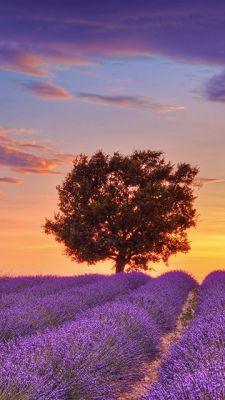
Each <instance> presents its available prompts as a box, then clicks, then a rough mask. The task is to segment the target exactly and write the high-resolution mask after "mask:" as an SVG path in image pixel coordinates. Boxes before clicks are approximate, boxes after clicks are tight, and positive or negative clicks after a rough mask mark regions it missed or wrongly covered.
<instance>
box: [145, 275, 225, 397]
mask: <svg viewBox="0 0 225 400" xmlns="http://www.w3.org/2000/svg"><path fill="white" fill-rule="evenodd" d="M224 327H225V272H222V271H217V272H214V273H212V274H210V275H209V276H208V277H207V278H206V279H205V281H204V282H203V284H202V285H201V287H200V290H199V298H198V305H197V309H196V317H195V318H194V319H193V321H192V323H191V325H190V327H189V328H188V330H187V331H186V332H185V333H184V335H183V336H182V338H181V340H180V341H179V342H178V343H176V344H175V345H174V346H173V347H172V349H171V351H170V354H169V356H168V358H167V360H166V361H165V363H164V364H163V365H162V368H161V370H160V379H159V382H157V383H156V384H154V385H153V386H152V387H151V388H150V390H149V393H148V394H147V396H145V397H143V399H145V400H153V399H154V400H203V399H204V400H206V399H207V400H219V399H224V398H225V368H224V365H225V346H224V344H225V329H224Z"/></svg>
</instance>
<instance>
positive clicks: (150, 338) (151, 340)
mask: <svg viewBox="0 0 225 400" xmlns="http://www.w3.org/2000/svg"><path fill="white" fill-rule="evenodd" d="M172 278H173V279H172ZM124 280H125V281H126V280H127V286H126V287H133V288H134V287H135V286H137V282H139V285H140V282H143V277H142V276H141V275H139V274H138V275H137V274H135V275H133V274H130V275H126V276H124V275H123V274H121V275H119V276H118V277H112V278H110V282H111V286H109V284H108V282H104V285H105V286H106V287H107V290H111V289H113V288H114V283H115V281H116V283H117V287H118V290H117V295H118V294H121V293H122V290H121V285H122V287H123V288H124ZM131 282H132V284H131ZM134 282H136V283H134ZM172 282H173V283H172ZM96 285H97V283H96ZM104 285H103V283H102V282H101V281H99V282H98V286H99V294H100V293H101V291H102V290H103V289H102V287H103V286H104ZM107 285H108V286H107ZM194 285H195V281H194V280H193V279H192V278H190V277H189V276H188V275H186V274H184V273H181V272H175V273H170V274H165V275H163V276H161V277H159V278H155V279H152V280H150V281H149V282H148V283H146V284H145V285H143V286H142V287H141V288H140V289H139V288H137V289H136V290H135V289H134V290H133V291H132V293H134V295H133V294H131V293H130V292H128V293H127V294H123V295H121V296H119V297H117V298H116V300H114V301H110V302H108V303H107V304H104V305H101V306H99V305H98V306H97V307H95V308H92V310H90V309H89V310H88V311H86V312H83V314H79V318H77V320H75V321H72V322H67V323H65V324H64V325H62V326H61V327H59V328H57V329H48V330H47V331H46V332H44V333H38V334H34V335H31V336H26V337H24V338H17V339H14V340H11V341H10V342H8V343H6V344H2V345H1V349H0V363H1V366H2V368H1V370H0V398H1V399H4V400H14V399H21V400H22V399H24V400H25V399H26V400H69V399H71V400H72V399H73V400H78V399H79V400H100V399H101V400H113V399H116V398H117V397H118V395H119V394H120V393H121V392H125V391H129V389H130V386H131V384H132V383H133V382H135V381H136V380H137V379H139V378H140V377H141V376H142V372H141V370H142V369H141V368H140V367H141V365H142V364H143V362H144V361H146V360H147V359H151V358H154V357H155V356H156V355H157V354H158V352H159V351H160V336H161V335H162V333H163V331H164V329H169V327H172V326H173V324H174V319H175V318H176V316H177V315H178V313H179V310H180V307H181V304H183V303H184V301H185V299H186V296H187V293H188V290H189V289H190V288H191V287H193V286H194ZM90 286H92V285H90ZM119 288H120V289H119ZM170 288H171V289H170ZM188 288H189V289H188ZM89 289H90V287H89ZM170 290H171V292H170ZM90 291H91V289H90ZM102 293H103V292H102ZM151 293H153V295H152V296H153V297H156V296H157V298H158V309H159V310H160V315H161V316H162V318H163V320H164V321H167V323H166V324H165V323H162V324H160V322H159V321H158V318H157V317H156V314H157V302H156V301H154V302H153V297H152V296H151ZM114 294H115V292H114ZM173 296H175V297H177V298H178V303H179V305H178V306H177V304H176V301H175V300H174V299H173ZM162 301H163V307H162V306H161V302H162ZM92 306H93V304H92ZM172 308H173V309H174V312H173V313H172ZM167 313H169V315H171V316H172V322H171V323H169V319H168V318H166V314H167Z"/></svg>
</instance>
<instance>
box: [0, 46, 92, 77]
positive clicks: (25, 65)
mask: <svg viewBox="0 0 225 400" xmlns="http://www.w3.org/2000/svg"><path fill="white" fill-rule="evenodd" d="M51 64H52V65H53V66H57V67H59V66H60V65H64V66H68V65H82V66H86V65H92V64H93V61H91V60H89V59H88V58H87V59H86V58H84V57H80V56H78V55H64V54H63V53H62V52H61V51H60V52H53V51H52V52H51V51H49V53H47V54H45V53H44V52H42V54H41V53H38V52H37V51H36V52H31V51H26V50H20V49H19V50H18V49H16V48H15V47H12V46H11V47H8V46H7V47H4V46H2V47H0V69H2V70H8V71H17V72H22V73H25V74H29V75H33V76H38V77H45V76H49V66H50V65H51Z"/></svg>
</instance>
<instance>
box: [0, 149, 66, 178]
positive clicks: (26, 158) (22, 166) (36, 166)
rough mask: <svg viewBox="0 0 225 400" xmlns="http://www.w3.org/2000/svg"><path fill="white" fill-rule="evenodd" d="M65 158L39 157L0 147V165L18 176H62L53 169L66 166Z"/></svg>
mask: <svg viewBox="0 0 225 400" xmlns="http://www.w3.org/2000/svg"><path fill="white" fill-rule="evenodd" d="M65 157H66V155H65ZM65 157H64V158H63V157H58V158H51V157H50V158H47V157H39V156H36V155H34V154H30V153H25V152H22V151H18V150H15V149H13V148H12V147H9V146H2V145H0V165H2V166H4V167H9V168H10V169H11V170H12V171H15V172H18V173H20V174H30V173H35V174H44V175H53V174H57V175H63V173H62V172H59V171H56V170H55V168H57V167H58V166H63V165H66V164H68V159H66V158H65Z"/></svg>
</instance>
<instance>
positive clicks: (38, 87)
mask: <svg viewBox="0 0 225 400" xmlns="http://www.w3.org/2000/svg"><path fill="white" fill-rule="evenodd" d="M23 87H24V89H25V90H27V91H28V92H30V93H32V94H33V95H34V96H37V97H41V98H42V99H46V100H68V99H71V98H72V95H71V94H70V93H69V92H68V91H67V90H65V89H64V88H63V87H60V86H55V85H53V84H52V83H47V82H29V83H26V84H24V85H23Z"/></svg>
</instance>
